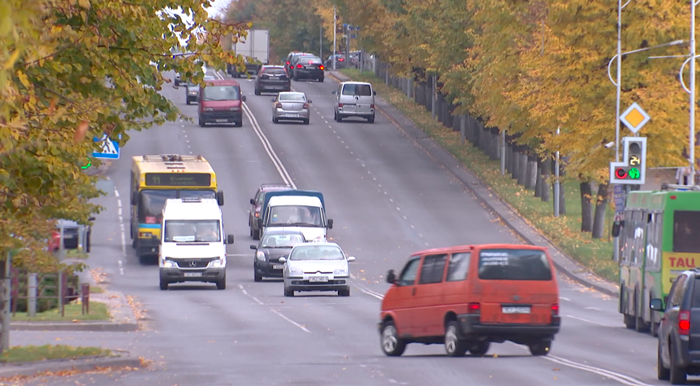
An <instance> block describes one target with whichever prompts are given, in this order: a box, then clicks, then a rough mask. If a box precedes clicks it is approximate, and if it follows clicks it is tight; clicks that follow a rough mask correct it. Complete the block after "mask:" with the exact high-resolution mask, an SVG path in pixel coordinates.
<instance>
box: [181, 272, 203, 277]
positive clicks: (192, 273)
mask: <svg viewBox="0 0 700 386" xmlns="http://www.w3.org/2000/svg"><path fill="white" fill-rule="evenodd" d="M185 277H202V273H201V272H185Z"/></svg>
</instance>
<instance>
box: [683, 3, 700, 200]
mask: <svg viewBox="0 0 700 386" xmlns="http://www.w3.org/2000/svg"><path fill="white" fill-rule="evenodd" d="M699 1H700V0H699ZM696 5H698V2H697V1H695V0H690V58H688V59H690V138H689V140H688V141H689V145H688V153H690V154H689V155H690V176H688V185H690V186H695V56H696V55H695V6H696ZM681 79H683V78H682V77H681Z"/></svg>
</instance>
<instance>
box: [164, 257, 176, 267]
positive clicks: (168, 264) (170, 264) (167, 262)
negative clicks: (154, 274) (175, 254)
mask: <svg viewBox="0 0 700 386" xmlns="http://www.w3.org/2000/svg"><path fill="white" fill-rule="evenodd" d="M163 268H177V263H176V262H175V261H173V260H170V259H168V258H167V257H166V258H164V259H163Z"/></svg>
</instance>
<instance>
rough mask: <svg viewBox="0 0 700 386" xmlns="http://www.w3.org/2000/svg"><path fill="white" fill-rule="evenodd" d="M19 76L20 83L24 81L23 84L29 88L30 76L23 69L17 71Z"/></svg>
mask: <svg viewBox="0 0 700 386" xmlns="http://www.w3.org/2000/svg"><path fill="white" fill-rule="evenodd" d="M17 77H18V78H19V81H20V83H22V86H24V87H27V88H29V78H27V74H25V73H24V72H22V71H17Z"/></svg>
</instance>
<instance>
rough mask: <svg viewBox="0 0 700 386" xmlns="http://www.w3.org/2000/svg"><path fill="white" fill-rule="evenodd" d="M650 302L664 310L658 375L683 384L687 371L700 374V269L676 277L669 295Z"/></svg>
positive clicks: (657, 368)
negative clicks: (664, 298)
mask: <svg viewBox="0 0 700 386" xmlns="http://www.w3.org/2000/svg"><path fill="white" fill-rule="evenodd" d="M665 302H666V306H665V307H664V300H663V299H651V301H650V302H649V306H650V308H651V309H652V310H654V311H660V312H663V316H662V317H661V323H660V324H659V331H658V348H657V364H656V370H657V377H658V378H659V380H662V381H669V380H670V381H671V384H673V385H682V384H684V383H685V382H686V379H687V376H688V375H700V269H698V268H695V269H691V270H688V271H685V272H682V273H681V274H679V275H678V277H676V280H675V281H674V282H673V285H672V286H671V290H670V291H669V293H668V297H667V298H666V301H665Z"/></svg>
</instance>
